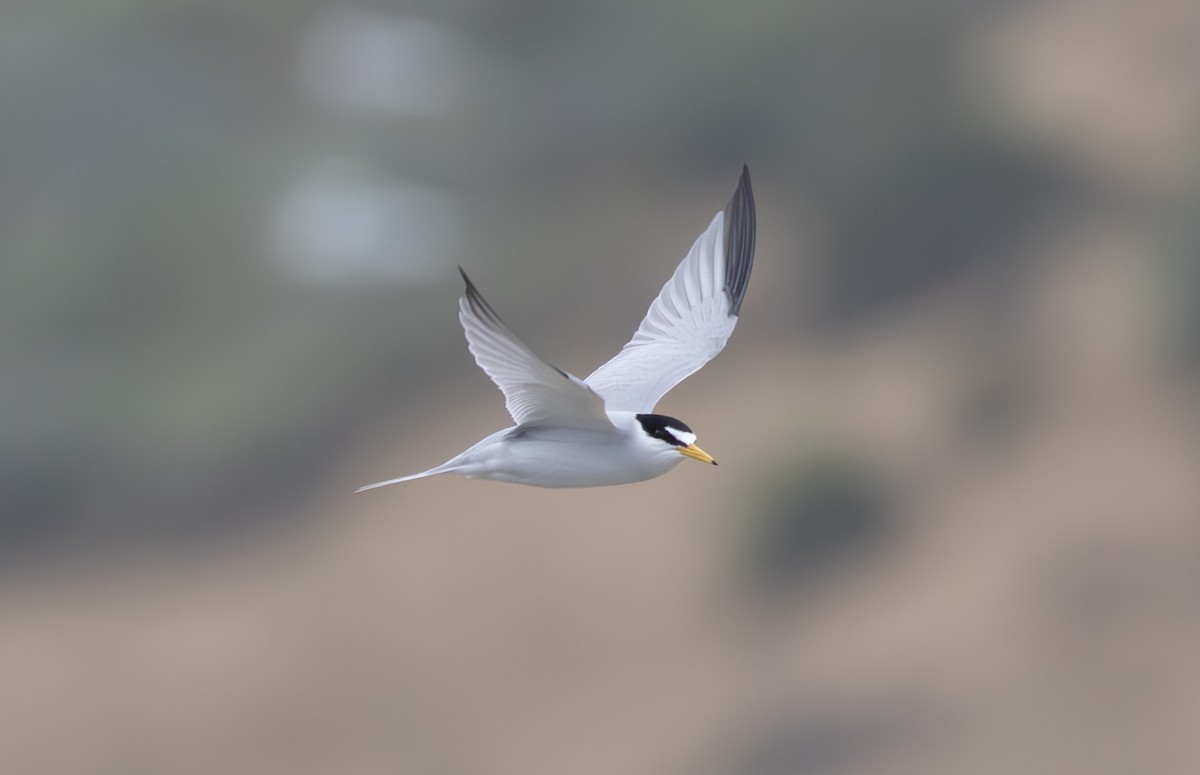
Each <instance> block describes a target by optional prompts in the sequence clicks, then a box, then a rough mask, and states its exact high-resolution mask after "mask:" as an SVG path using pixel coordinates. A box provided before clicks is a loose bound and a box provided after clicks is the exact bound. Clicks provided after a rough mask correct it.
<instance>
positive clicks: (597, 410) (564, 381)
mask: <svg viewBox="0 0 1200 775" xmlns="http://www.w3.org/2000/svg"><path fill="white" fill-rule="evenodd" d="M458 271H459V272H461V273H462V276H463V280H464V281H465V282H466V285H467V288H466V291H465V292H464V293H463V297H462V298H461V299H459V302H458V319H459V321H460V322H461V323H462V327H463V332H464V333H466V335H467V348H468V349H469V350H470V351H471V354H472V355H474V356H475V362H476V363H477V364H479V368H481V369H483V370H484V371H485V372H486V373H487V375H488V376H489V377H491V378H492V381H493V382H495V383H496V385H497V386H498V387H499V388H500V390H501V391H502V392H503V393H504V404H505V407H506V408H507V409H508V413H509V414H510V415H512V418H513V421H514V422H516V424H517V425H518V426H525V427H530V426H546V425H555V426H562V427H567V428H582V429H586V430H604V431H614V430H615V427H614V426H613V424H612V422H611V421H610V420H609V419H608V415H606V414H605V413H604V401H603V400H602V399H601V398H600V397H599V396H598V395H596V393H594V392H593V391H592V389H591V388H590V387H588V386H587V385H585V384H584V383H583V382H582V381H581V380H580V379H578V378H576V377H573V376H572V375H570V374H568V373H567V372H565V371H563V370H561V369H558V368H555V367H554V366H551V365H550V364H548V363H546V362H545V361H543V360H542V359H541V358H539V357H538V356H537V355H535V354H534V352H533V350H530V349H529V347H528V346H527V345H526V344H525V343H524V342H522V341H521V340H520V339H518V338H517V337H516V335H515V334H513V332H512V331H510V330H509V329H508V326H506V325H504V323H503V322H502V321H501V320H500V317H499V316H498V315H497V314H496V312H495V310H493V309H492V307H491V305H490V304H488V303H487V301H485V300H484V298H483V296H481V295H480V293H479V291H478V290H476V288H475V284H474V283H472V282H471V278H469V277H467V273H466V272H464V271H463V270H462V267H459V269H458Z"/></svg>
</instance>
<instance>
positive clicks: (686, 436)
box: [667, 425, 696, 447]
mask: <svg viewBox="0 0 1200 775" xmlns="http://www.w3.org/2000/svg"><path fill="white" fill-rule="evenodd" d="M667 433H669V434H671V435H672V436H674V437H675V438H676V439H678V440H679V441H680V442H681V443H682V444H683V446H685V447H686V446H688V445H690V444H695V443H696V434H694V433H692V432H690V431H681V430H679V429H678V428H672V427H671V426H670V425H668V426H667Z"/></svg>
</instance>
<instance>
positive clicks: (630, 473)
mask: <svg viewBox="0 0 1200 775" xmlns="http://www.w3.org/2000/svg"><path fill="white" fill-rule="evenodd" d="M754 239H755V210H754V195H753V192H752V190H751V187H750V172H749V170H747V169H746V168H745V167H743V168H742V175H741V178H740V179H739V180H738V186H737V189H736V190H735V191H734V194H733V197H732V198H731V199H730V201H729V204H728V205H726V207H725V209H724V210H723V211H721V212H718V213H717V214H716V216H715V217H714V218H713V219H712V222H711V223H709V225H708V228H707V229H705V230H704V232H703V233H702V234H701V235H700V236H699V237H698V238H697V239H696V242H695V243H694V244H693V245H692V249H691V250H690V251H688V254H687V256H686V257H684V259H683V261H682V262H681V263H680V264H679V266H678V267H677V268H676V270H675V273H674V274H673V275H672V276H671V279H670V280H668V281H667V284H666V285H664V286H663V288H662V291H661V292H660V293H659V295H658V298H656V299H655V300H654V302H653V303H652V304H651V305H650V309H649V311H648V312H647V313H646V317H645V319H644V320H642V324H641V325H640V326H639V327H638V330H637V332H636V333H635V334H634V336H633V338H632V339H631V340H630V341H629V342H628V344H626V345H625V346H624V347H623V348H621V351H620V352H619V353H617V355H616V356H614V357H613V358H612V359H611V360H610V361H608V362H607V363H605V364H604V365H603V366H601V367H600V368H598V369H596V370H595V371H594V372H592V374H591V375H590V376H589V377H588V378H587V379H586V380H580V379H578V378H577V377H574V376H572V375H570V374H568V373H567V372H565V371H562V370H561V369H558V368H555V367H554V366H551V365H550V364H548V363H546V362H545V361H543V360H542V359H541V358H539V357H538V356H537V355H536V354H534V352H533V351H532V350H531V349H529V347H528V346H527V345H526V344H525V343H524V342H522V341H521V340H520V339H518V338H517V336H516V335H514V334H513V333H512V331H510V330H509V329H508V327H507V326H505V325H504V323H503V322H502V321H501V320H500V317H499V316H498V315H497V314H496V313H495V311H494V310H493V309H492V308H491V306H490V305H489V304H488V303H487V302H486V301H485V300H484V298H483V296H482V295H480V293H479V291H478V290H476V288H475V286H474V284H473V283H472V282H471V280H470V279H469V278H468V277H467V275H466V272H463V273H462V275H463V280H464V281H465V283H466V291H465V292H464V294H463V297H462V299H460V301H459V316H458V317H459V321H460V322H461V323H462V327H463V331H464V332H465V333H466V337H467V347H468V349H469V350H470V351H471V354H472V355H473V356H474V357H475V362H476V363H477V364H478V365H479V367H480V368H481V369H483V370H484V372H485V373H487V375H488V376H489V377H491V379H492V381H493V382H495V383H496V385H497V386H498V387H499V388H500V390H501V391H502V392H503V393H504V399H505V406H506V408H507V409H508V413H509V414H510V415H512V418H513V422H514V423H516V424H515V425H514V426H513V427H511V428H506V429H505V430H502V431H497V432H496V433H493V434H492V435H491V436H488V437H487V438H485V439H483V440H482V441H480V442H478V443H476V444H475V445H474V446H472V447H471V448H470V449H467V450H466V451H465V452H462V453H461V454H459V455H456V456H455V457H453V458H451V459H450V460H448V461H446V462H445V463H442V464H441V465H440V466H436V467H434V468H431V469H429V470H428V471H422V472H421V473H418V474H411V475H409V476H402V477H399V478H397V479H389V480H387V481H383V482H376V483H375V484H370V485H367V486H365V487H361V488H359V492H361V491H363V490H369V489H372V488H375V487H383V486H385V485H389V484H396V483H398V482H405V481H409V480H411V479H420V478H422V477H426V476H434V475H436V474H447V473H456V474H461V475H463V476H467V477H472V478H478V479H494V480H496V481H501V482H513V483H516V484H528V485H534V486H537V487H595V486H600V485H610V484H625V483H628V482H638V481H643V480H645V479H652V478H654V477H656V476H661V475H662V474H665V473H666V472H667V471H670V470H671V469H672V468H674V467H675V466H676V465H678V464H679V463H680V462H682V461H683V458H684V457H691V458H693V459H696V460H701V461H703V462H707V463H713V464H714V465H715V464H716V463H715V461H714V460H713V459H712V458H711V457H710V456H709V455H708V454H707V453H705V452H704V451H702V450H701V449H700V448H699V447H697V446H696V444H695V441H696V435H695V433H693V432H692V430H691V428H689V427H688V426H687V425H686V424H684V423H683V422H681V421H679V420H676V419H674V418H672V417H667V416H665V415H657V414H652V413H651V412H652V411H653V409H654V407H655V405H656V404H657V403H658V401H659V399H661V398H662V396H663V395H665V394H666V393H667V391H669V390H670V389H671V388H672V387H674V386H675V385H677V384H679V383H680V382H681V381H683V380H684V379H686V378H687V377H688V376H689V375H691V374H693V373H695V372H696V371H697V370H698V369H700V368H701V367H702V366H703V365H704V364H705V363H707V362H708V361H709V360H711V359H712V358H713V357H714V356H715V355H716V354H717V353H719V352H720V351H721V349H722V348H724V346H725V342H726V341H728V339H729V336H730V334H732V333H733V329H734V326H735V325H736V324H737V316H738V312H739V310H740V309H741V304H742V299H743V298H744V297H745V293H746V285H747V283H748V281H749V279H750V269H751V267H752V266H753V262H754ZM460 271H462V270H461V269H460Z"/></svg>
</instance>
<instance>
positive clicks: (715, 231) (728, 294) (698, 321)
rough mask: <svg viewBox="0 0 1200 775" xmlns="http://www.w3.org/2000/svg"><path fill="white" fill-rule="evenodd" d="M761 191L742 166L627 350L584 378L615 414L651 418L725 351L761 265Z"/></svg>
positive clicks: (651, 307)
mask: <svg viewBox="0 0 1200 775" xmlns="http://www.w3.org/2000/svg"><path fill="white" fill-rule="evenodd" d="M754 233H755V213H754V192H753V191H752V190H751V188H750V171H749V170H748V169H746V167H742V176H741V178H740V179H739V180H738V186H737V189H736V190H735V191H734V192H733V197H732V198H731V199H730V200H729V204H727V205H726V206H725V209H724V210H723V211H722V212H719V213H717V214H716V216H715V217H714V218H713V219H712V223H710V224H709V225H708V228H707V229H705V230H704V233H703V234H701V235H700V236H699V238H697V240H696V243H695V244H694V245H692V249H691V250H690V251H689V252H688V254H687V256H686V257H685V258H684V259H683V262H682V263H680V264H679V267H678V268H676V270H675V274H673V275H672V276H671V279H670V280H668V281H667V284H666V285H664V286H663V289H662V291H661V292H660V293H659V294H658V298H657V299H655V300H654V302H653V303H652V304H651V305H650V310H649V311H648V312H647V313H646V318H645V319H644V320H643V321H642V324H641V326H639V327H638V330H637V333H635V334H634V335H633V339H631V340H629V343H628V344H626V345H625V346H624V347H623V348H621V352H619V353H617V355H616V356H615V357H614V358H613V359H612V360H610V361H609V362H608V363H606V364H604V365H603V366H601V367H600V368H598V369H596V370H595V371H594V372H592V374H591V375H590V376H589V377H588V378H587V379H586V380H584V381H585V382H586V383H587V384H588V385H589V386H590V387H591V388H592V389H593V390H595V391H596V392H597V393H599V394H600V395H602V396H603V397H604V403H605V406H607V407H608V409H609V411H614V410H623V411H630V412H650V411H652V410H653V409H654V405H655V404H657V403H658V400H659V399H660V398H662V397H663V395H664V394H666V392H667V391H668V390H670V389H671V388H673V387H674V386H675V385H677V384H679V383H680V382H682V381H683V380H684V379H686V378H687V377H688V375H690V374H692V373H694V372H695V371H697V370H698V369H699V368H700V367H701V366H703V365H704V364H706V363H708V362H709V361H710V360H711V359H712V358H713V357H714V356H715V355H716V354H717V353H719V352H721V350H722V348H724V347H725V342H726V341H727V340H728V339H729V335H730V334H732V333H733V327H734V326H735V325H736V324H737V315H738V310H739V309H741V306H742V299H743V297H744V296H745V295H746V285H747V283H748V282H749V281H750V268H751V266H753V264H754Z"/></svg>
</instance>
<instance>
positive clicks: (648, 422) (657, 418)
mask: <svg viewBox="0 0 1200 775" xmlns="http://www.w3.org/2000/svg"><path fill="white" fill-rule="evenodd" d="M637 419H638V422H640V423H641V424H642V429H643V430H644V431H646V433H648V434H650V435H651V436H653V437H654V438H656V439H661V440H663V441H665V442H667V443H668V444H672V445H674V446H676V447H686V446H687V445H688V442H685V441H683V440H681V439H680V438H679V437H678V436H676V435H675V434H674V433H671V430H668V429H673V430H676V431H681V432H683V433H690V434H692V435H693V436H695V435H696V434H695V432H694V431H693V430H692V429H691V428H689V427H688V426H687V423H685V422H683V421H682V420H676V419H675V418H674V417H668V416H666V415H665V414H639V415H638V416H637Z"/></svg>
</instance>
